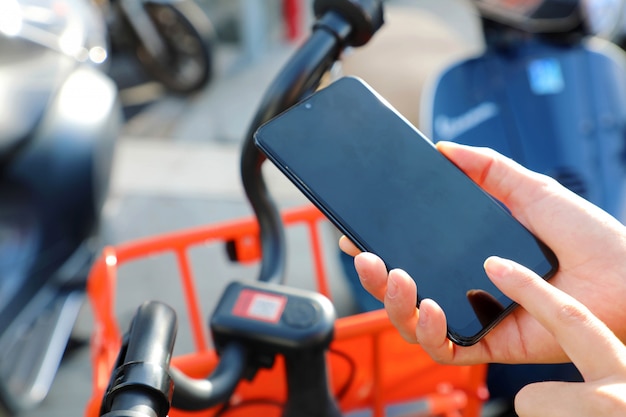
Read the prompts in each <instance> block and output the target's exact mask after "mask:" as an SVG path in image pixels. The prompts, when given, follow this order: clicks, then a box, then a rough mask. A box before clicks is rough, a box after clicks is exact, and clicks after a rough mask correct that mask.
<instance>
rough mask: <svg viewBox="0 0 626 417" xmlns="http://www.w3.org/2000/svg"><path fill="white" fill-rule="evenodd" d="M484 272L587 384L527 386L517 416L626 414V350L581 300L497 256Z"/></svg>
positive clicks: (518, 399)
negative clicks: (540, 328)
mask: <svg viewBox="0 0 626 417" xmlns="http://www.w3.org/2000/svg"><path fill="white" fill-rule="evenodd" d="M485 269H486V271H487V272H488V274H489V277H490V278H491V280H492V281H493V283H494V284H495V285H496V286H497V287H498V288H499V289H500V290H501V291H502V292H503V293H504V294H506V295H507V296H508V297H509V298H511V299H512V300H514V301H516V302H517V303H518V304H520V305H521V306H522V307H523V308H524V310H525V311H526V312H528V313H529V314H530V315H531V316H533V317H534V318H535V319H536V320H537V321H538V322H539V323H540V324H541V325H542V326H543V327H544V328H545V329H546V330H547V331H548V332H549V333H550V334H551V335H552V336H553V337H554V338H555V340H556V341H557V343H559V345H560V346H561V347H562V348H563V349H564V351H565V353H566V354H567V356H568V357H569V358H570V359H571V360H572V362H573V363H574V365H576V367H577V368H578V370H579V371H580V373H581V375H582V376H583V379H584V381H585V382H584V383H578V382H539V383H534V384H530V385H527V386H526V387H524V388H523V389H522V390H521V391H520V392H519V393H518V394H517V396H516V398H515V410H516V412H517V414H518V415H519V416H520V417H532V416H542V417H557V416H572V417H573V416H603V417H609V416H623V415H626V347H625V346H624V345H623V344H622V342H621V341H620V340H619V339H618V338H617V337H616V336H615V335H614V334H613V333H612V332H611V331H610V330H609V328H608V327H606V325H605V324H604V323H602V322H601V321H600V320H599V319H598V318H597V317H595V316H594V315H593V314H592V313H591V312H590V311H589V309H587V308H586V307H585V306H584V305H582V304H581V303H580V302H578V301H576V300H575V299H574V298H572V297H571V296H568V295H567V294H565V293H564V292H562V291H560V290H558V289H556V288H555V287H553V286H552V285H550V284H549V283H548V282H546V281H544V280H543V279H542V278H541V277H539V276H537V275H536V274H535V273H533V272H532V271H530V270H529V269H527V268H524V267H523V266H521V265H518V264H516V263H514V262H512V261H508V260H505V259H500V258H496V257H492V258H489V259H487V261H486V262H485Z"/></svg>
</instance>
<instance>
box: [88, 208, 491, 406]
mask: <svg viewBox="0 0 626 417" xmlns="http://www.w3.org/2000/svg"><path fill="white" fill-rule="evenodd" d="M282 217H283V221H284V224H285V226H286V227H287V228H288V229H289V228H290V227H292V226H294V225H300V226H305V228H306V230H307V232H308V238H309V241H310V248H311V257H312V263H313V267H314V275H315V279H316V285H317V289H318V291H319V292H321V293H322V294H324V295H326V296H328V297H329V298H330V290H329V285H328V279H327V268H326V259H325V257H324V251H323V247H322V238H321V235H320V226H321V224H322V223H324V222H327V220H326V219H325V217H324V216H323V215H322V214H321V213H320V212H319V211H318V210H317V209H315V208H314V207H312V206H306V207H302V208H296V209H291V210H287V211H285V212H283V214H282ZM219 242H224V243H229V244H231V245H232V244H234V247H235V248H236V251H235V252H236V253H237V261H238V262H242V263H251V262H258V261H259V259H260V246H259V239H258V225H257V223H256V221H255V219H254V218H246V219H241V220H236V221H232V222H227V223H221V224H216V225H209V226H206V227H201V228H197V229H192V230H188V231H181V232H177V233H171V234H166V235H162V236H156V237H152V238H149V239H143V240H138V241H134V242H129V243H125V244H121V245H118V246H114V247H107V248H106V249H105V250H104V251H103V253H102V255H101V256H100V257H99V259H98V260H97V261H96V263H95V264H94V266H93V268H92V271H91V274H90V277H89V281H88V295H89V300H90V303H91V308H92V309H93V315H94V321H95V323H94V333H93V336H92V340H91V354H92V365H93V366H92V369H93V391H92V396H91V398H90V400H89V403H88V405H87V408H86V412H85V415H86V416H87V417H95V416H97V415H98V411H99V408H100V402H101V400H102V396H103V393H104V390H105V388H106V386H107V384H108V382H109V376H110V374H111V370H112V367H113V365H114V363H115V360H116V357H117V354H118V351H119V348H120V343H121V332H120V325H119V322H118V318H117V317H116V314H115V300H116V295H117V294H116V291H117V272H118V268H119V267H120V266H121V265H122V264H126V263H132V262H134V261H138V260H142V259H143V260H146V259H149V258H151V257H153V256H154V255H158V254H163V253H170V254H173V255H174V256H175V259H176V262H177V265H178V269H179V272H180V279H181V285H182V293H183V296H184V303H185V305H186V308H187V311H186V312H185V313H186V314H187V319H188V320H187V321H188V322H189V326H190V333H191V335H192V338H193V341H194V346H195V351H194V352H191V353H187V354H183V355H178V356H175V357H174V358H173V360H172V364H173V365H174V366H176V367H178V368H179V369H180V370H182V371H183V372H185V373H187V374H189V375H191V376H194V377H206V376H208V375H209V374H210V373H211V371H212V369H213V368H214V366H215V365H216V363H217V359H218V358H217V356H216V354H215V353H214V351H213V350H212V349H211V347H210V339H209V335H208V329H207V328H206V327H207V326H205V324H204V323H205V318H204V317H203V316H202V313H201V308H200V306H201V304H200V302H199V297H198V293H197V290H196V281H195V278H194V274H193V271H192V265H191V262H190V259H189V250H190V249H191V248H193V247H194V246H200V245H205V244H207V243H219ZM328 357H329V362H330V375H331V386H332V387H333V389H334V390H335V391H336V392H337V393H338V395H339V398H340V400H339V405H340V407H341V410H342V411H343V412H344V413H345V414H347V415H350V414H353V415H355V416H357V415H358V416H362V415H371V416H377V417H382V416H385V415H389V416H390V415H400V414H402V415H420V416H424V415H438V416H439V415H443V416H447V417H452V416H464V417H478V416H480V411H481V406H482V404H483V402H484V401H485V400H486V397H487V394H486V388H485V374H486V367H485V366H483V365H476V366H446V365H439V364H436V363H435V362H433V361H432V360H431V359H430V358H429V357H428V356H427V354H426V353H425V352H424V351H423V350H421V348H420V347H419V346H417V345H411V344H408V343H406V342H405V341H404V340H403V339H402V338H401V337H400V336H399V334H398V333H397V332H396V331H395V329H394V328H393V327H392V325H391V324H390V322H389V321H388V319H387V316H386V314H385V312H384V310H379V311H373V312H369V313H363V314H357V315H353V316H349V317H343V318H339V319H338V320H337V322H336V330H335V339H334V341H333V343H332V345H331V351H330V353H329V355H328ZM285 392H286V386H285V377H284V368H283V363H282V361H281V358H278V360H277V361H276V365H275V366H274V367H273V368H272V369H270V370H261V371H260V372H259V373H258V374H257V376H256V377H255V378H254V379H253V380H252V381H243V382H241V383H240V384H239V386H238V387H237V389H236V391H235V393H234V395H233V396H232V398H231V407H230V409H229V411H228V412H227V413H226V415H232V416H237V415H242V416H243V415H263V416H271V415H276V416H279V415H280V409H279V407H277V406H276V405H277V404H280V403H282V402H284V400H285ZM407 409H408V410H412V411H411V413H407V412H406V410H407ZM217 412H218V409H217V408H214V409H210V410H206V411H202V412H193V413H190V412H182V411H180V410H176V409H172V410H171V411H170V416H173V417H176V416H187V415H189V416H191V415H193V416H213V415H215V414H216V413H217Z"/></svg>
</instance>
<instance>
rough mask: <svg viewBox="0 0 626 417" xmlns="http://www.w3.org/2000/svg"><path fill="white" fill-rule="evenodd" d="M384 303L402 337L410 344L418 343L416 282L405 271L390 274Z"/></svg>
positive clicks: (397, 270) (399, 270)
mask: <svg viewBox="0 0 626 417" xmlns="http://www.w3.org/2000/svg"><path fill="white" fill-rule="evenodd" d="M384 303H385V310H387V315H388V316H389V321H391V323H392V324H393V325H394V326H395V327H396V328H397V329H398V331H399V332H400V334H401V335H402V337H403V338H404V339H405V340H407V341H408V342H411V343H417V337H416V332H415V328H416V327H417V321H418V314H417V307H416V306H417V288H416V285H415V281H413V280H412V279H411V277H410V276H409V275H408V274H407V273H406V272H404V271H403V270H401V269H394V270H391V271H390V272H389V276H388V279H387V288H386V292H385V296H384Z"/></svg>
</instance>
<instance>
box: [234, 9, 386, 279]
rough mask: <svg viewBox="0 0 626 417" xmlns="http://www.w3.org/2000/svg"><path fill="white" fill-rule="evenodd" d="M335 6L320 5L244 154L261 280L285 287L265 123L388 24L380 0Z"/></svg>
mask: <svg viewBox="0 0 626 417" xmlns="http://www.w3.org/2000/svg"><path fill="white" fill-rule="evenodd" d="M361 3H362V4H358V2H356V1H349V0H344V1H339V2H330V1H328V0H317V1H316V2H315V3H314V10H315V13H316V15H317V16H318V17H319V19H318V20H317V22H316V23H315V25H314V27H313V33H312V34H311V36H310V37H309V39H308V40H307V41H306V43H304V44H303V46H302V47H300V48H299V49H298V51H296V53H295V54H294V55H293V57H292V58H291V59H290V60H289V62H288V63H287V64H286V65H285V67H283V69H282V71H281V72H280V73H279V74H278V76H277V77H276V78H275V79H274V81H273V82H272V84H271V85H270V86H269V88H268V89H267V91H266V92H265V95H264V96H263V98H262V101H261V104H260V105H259V110H258V111H257V113H256V115H255V117H254V118H253V120H252V123H251V125H250V128H249V129H248V132H247V135H246V138H245V141H244V144H243V149H242V154H241V179H242V182H243V187H244V191H245V193H246V197H247V198H248V201H249V202H250V204H251V206H252V208H253V210H254V213H255V215H256V217H257V219H258V222H259V228H260V239H261V247H262V253H263V256H262V261H261V269H260V272H259V277H258V278H259V280H260V281H266V282H275V283H281V282H283V281H284V266H285V259H286V244H285V236H284V231H283V227H282V223H281V219H280V214H279V211H278V208H277V205H276V203H275V201H274V200H273V198H272V196H271V195H270V193H269V191H268V188H267V185H266V183H265V180H264V178H263V172H262V170H261V168H262V165H263V162H264V161H265V157H264V155H263V154H262V153H261V152H260V151H259V150H258V149H257V147H256V146H255V144H254V133H255V132H256V130H257V129H258V128H259V127H260V126H261V125H262V124H263V123H265V122H267V121H268V120H270V119H271V118H273V117H274V116H276V115H278V114H279V113H281V112H283V111H285V110H286V109H288V108H289V107H291V106H292V105H294V104H296V103H297V102H298V101H300V100H302V99H303V98H305V97H306V96H308V95H310V94H311V93H312V92H314V91H315V89H316V88H317V87H318V86H319V85H320V83H321V79H322V77H323V75H324V74H325V73H326V72H327V71H328V70H329V69H330V68H331V66H332V65H333V64H334V63H335V61H336V60H337V59H338V58H339V56H340V54H341V52H342V51H343V49H344V48H345V47H347V46H359V45H362V44H364V43H366V42H367V41H368V40H369V39H370V38H371V37H372V35H373V34H374V33H375V32H376V30H378V28H379V27H380V26H381V25H382V23H383V17H382V5H381V3H380V2H379V1H378V0H362V1H361Z"/></svg>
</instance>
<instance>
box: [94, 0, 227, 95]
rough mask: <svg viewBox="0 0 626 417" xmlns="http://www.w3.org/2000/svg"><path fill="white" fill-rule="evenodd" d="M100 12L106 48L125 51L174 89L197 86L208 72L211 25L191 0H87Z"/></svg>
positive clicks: (210, 68)
mask: <svg viewBox="0 0 626 417" xmlns="http://www.w3.org/2000/svg"><path fill="white" fill-rule="evenodd" d="M87 1H95V2H96V3H97V4H98V5H99V6H100V8H101V10H102V12H103V13H104V15H105V18H106V21H107V25H108V31H109V40H110V44H111V51H112V53H113V54H116V53H120V52H129V53H130V54H131V55H133V56H135V57H136V58H137V59H138V62H139V63H140V64H141V66H142V68H143V69H145V70H146V72H147V73H148V74H149V75H150V76H152V77H153V78H154V79H155V80H156V81H158V82H160V83H161V84H162V85H163V86H164V87H165V88H166V89H167V90H169V91H170V92H174V93H180V94H188V93H193V92H195V91H198V90H201V89H202V88H203V87H204V86H205V85H207V83H208V82H210V80H211V78H212V77H213V70H214V68H213V66H214V63H213V59H214V57H213V48H214V42H215V31H214V29H213V24H212V23H211V20H210V19H209V18H208V16H207V15H206V14H205V13H204V11H203V10H202V9H201V8H200V7H199V6H198V5H197V4H196V3H195V2H194V1H193V0H87Z"/></svg>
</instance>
